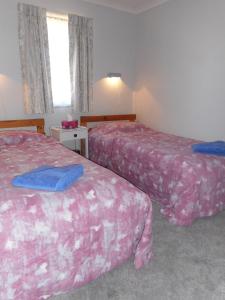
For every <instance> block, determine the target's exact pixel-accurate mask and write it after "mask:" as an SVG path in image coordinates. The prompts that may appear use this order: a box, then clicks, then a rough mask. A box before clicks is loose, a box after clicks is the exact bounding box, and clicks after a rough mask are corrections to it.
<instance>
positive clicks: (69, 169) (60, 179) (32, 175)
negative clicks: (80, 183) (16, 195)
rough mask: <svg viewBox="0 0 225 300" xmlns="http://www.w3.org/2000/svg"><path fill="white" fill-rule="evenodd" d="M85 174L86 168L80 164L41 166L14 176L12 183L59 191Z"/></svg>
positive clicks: (31, 187) (25, 186) (19, 185)
mask: <svg viewBox="0 0 225 300" xmlns="http://www.w3.org/2000/svg"><path fill="white" fill-rule="evenodd" d="M83 174H84V168H83V166H82V165H78V164H74V165H69V166H64V167H53V166H41V167H39V168H37V169H34V170H31V171H30V172H27V173H24V174H22V175H19V176H16V177H14V178H13V180H12V184H13V185H14V186H18V187H24V188H30V189H38V190H46V191H51V192H57V191H64V190H65V189H66V188H68V187H70V186H71V185H72V184H73V183H74V182H75V181H77V180H78V178H79V177H81V176H82V175H83Z"/></svg>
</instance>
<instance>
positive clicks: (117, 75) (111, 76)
mask: <svg viewBox="0 0 225 300" xmlns="http://www.w3.org/2000/svg"><path fill="white" fill-rule="evenodd" d="M107 77H109V78H121V73H108V74H107Z"/></svg>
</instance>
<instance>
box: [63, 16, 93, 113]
mask: <svg viewBox="0 0 225 300" xmlns="http://www.w3.org/2000/svg"><path fill="white" fill-rule="evenodd" d="M68 17H69V56H70V77H71V97H72V106H73V108H74V110H75V111H78V112H89V111H91V110H92V101H93V20H92V19H89V18H85V17H81V16H76V15H70V14H69V16H68Z"/></svg>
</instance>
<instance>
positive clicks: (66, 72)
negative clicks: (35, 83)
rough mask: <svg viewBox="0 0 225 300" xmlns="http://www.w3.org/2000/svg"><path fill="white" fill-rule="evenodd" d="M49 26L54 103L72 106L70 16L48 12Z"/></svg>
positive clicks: (55, 104)
mask: <svg viewBox="0 0 225 300" xmlns="http://www.w3.org/2000/svg"><path fill="white" fill-rule="evenodd" d="M47 26H48V40H49V55H50V66H51V80H52V97H53V104H54V106H55V107H57V106H58V107H59V106H71V84H70V67H69V33H68V17H67V16H66V15H56V14H52V13H48V14H47Z"/></svg>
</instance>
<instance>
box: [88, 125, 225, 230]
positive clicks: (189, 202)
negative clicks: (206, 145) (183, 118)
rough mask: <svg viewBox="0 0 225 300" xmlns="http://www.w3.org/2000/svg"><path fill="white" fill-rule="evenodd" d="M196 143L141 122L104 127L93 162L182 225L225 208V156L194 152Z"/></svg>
mask: <svg viewBox="0 0 225 300" xmlns="http://www.w3.org/2000/svg"><path fill="white" fill-rule="evenodd" d="M194 143H196V141H195V140H192V139H187V138H182V137H178V136H174V135H169V134H165V133H161V132H157V131H154V130H152V129H150V128H146V127H145V126H143V125H141V124H135V123H133V124H131V123H126V124H125V123H121V122H118V123H117V122H115V123H109V124H103V125H100V126H98V127H96V128H94V129H92V130H91V131H90V134H89V152H90V159H91V160H93V161H95V162H97V163H98V164H101V165H103V166H105V167H107V168H109V169H111V170H113V171H114V172H116V173H118V174H119V175H121V176H122V177H124V178H126V179H127V180H129V181H130V182H131V183H133V184H135V185H136V186H137V187H139V188H140V189H142V190H143V191H145V192H146V193H148V194H149V195H150V197H153V198H154V200H156V201H158V202H159V203H160V205H161V212H162V214H163V215H164V216H165V217H166V218H167V219H168V220H169V221H170V222H171V223H174V224H177V225H190V224H191V223H192V222H193V221H194V220H195V219H197V218H200V217H205V216H212V215H214V214H216V213H217V212H219V211H221V210H223V209H224V208H225V158H224V157H219V156H212V155H211V156H209V155H204V154H195V153H192V149H191V145H192V144H194Z"/></svg>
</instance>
